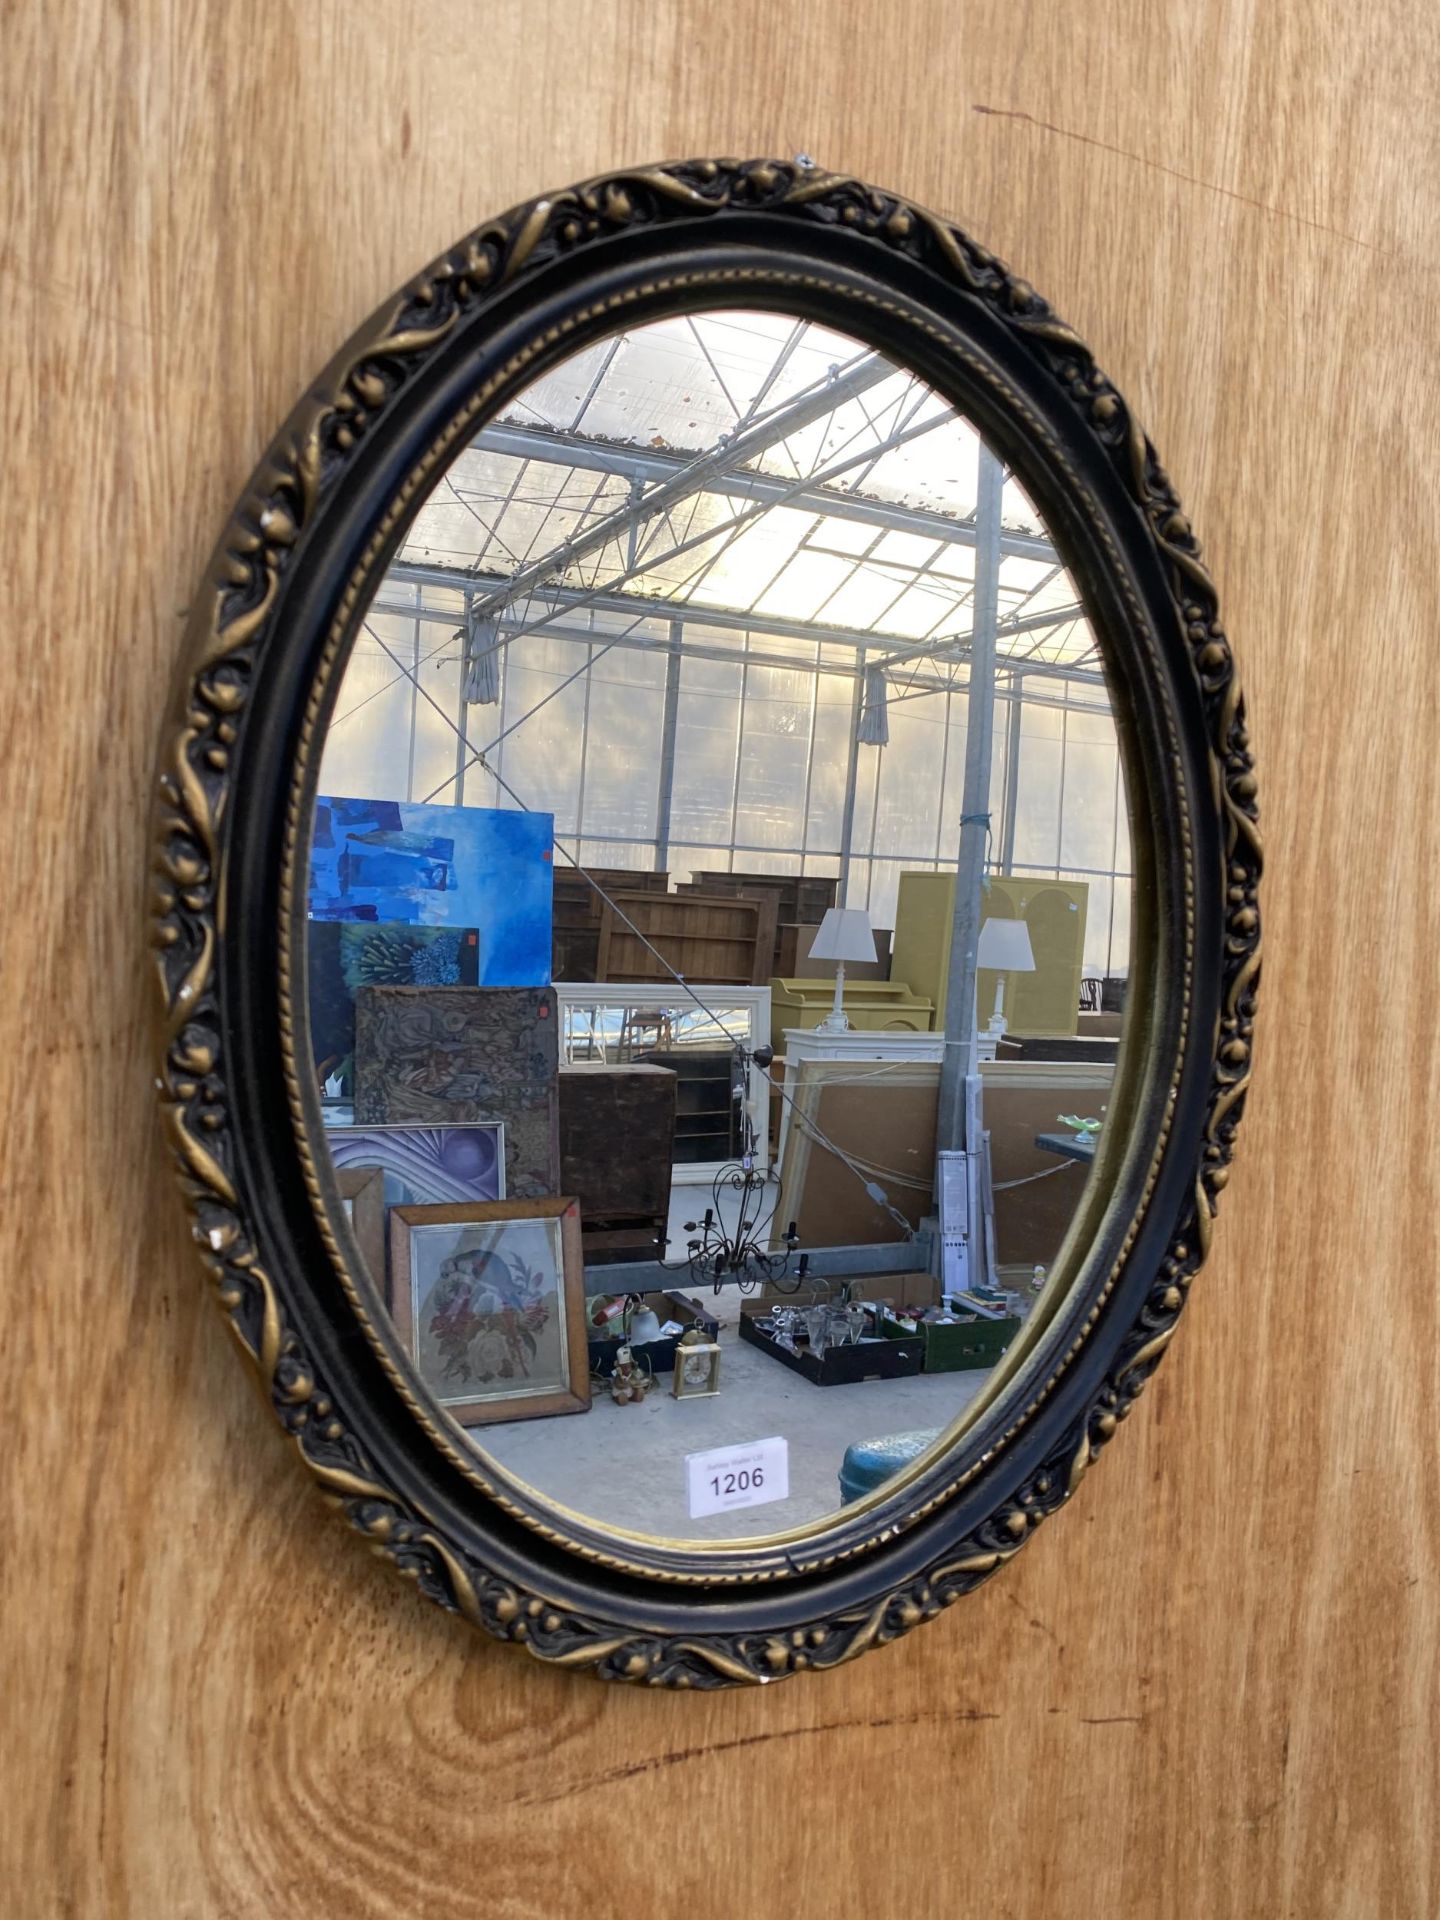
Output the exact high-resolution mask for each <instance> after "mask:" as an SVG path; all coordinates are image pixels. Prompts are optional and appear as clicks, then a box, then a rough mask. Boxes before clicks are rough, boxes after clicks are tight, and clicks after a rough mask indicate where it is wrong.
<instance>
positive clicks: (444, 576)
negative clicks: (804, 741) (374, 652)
mask: <svg viewBox="0 0 1440 1920" xmlns="http://www.w3.org/2000/svg"><path fill="white" fill-rule="evenodd" d="M385 578H386V580H387V581H390V580H393V581H396V582H398V583H402V584H410V585H417V586H422V587H445V588H448V589H449V590H450V591H451V592H454V593H463V592H465V591H466V590H467V589H473V588H475V587H476V586H484V585H486V584H487V583H490V582H494V583H496V584H498V583H499V582H500V580H501V579H502V578H503V576H502V575H499V574H476V573H467V572H466V571H465V569H464V568H463V567H441V566H435V565H433V564H432V563H430V562H427V561H411V560H397V561H395V562H393V563H392V564H391V566H390V567H389V569H388V570H387V572H386V575H385ZM528 597H529V598H530V599H531V600H535V601H539V602H542V603H544V604H546V605H549V606H552V607H576V606H579V607H586V608H590V607H593V608H594V610H595V611H596V612H597V613H606V614H611V615H615V616H618V617H619V618H621V619H624V620H632V621H639V620H660V621H669V620H675V619H681V620H684V621H686V622H687V623H691V624H693V625H695V626H702V627H715V628H717V629H719V630H721V631H722V632H730V633H763V634H768V635H770V636H771V637H772V638H774V639H777V640H822V641H824V642H825V643H826V644H827V645H829V646H842V647H846V646H848V647H853V648H856V649H859V648H861V647H866V648H871V649H873V648H875V647H877V646H883V647H890V646H894V645H899V646H901V647H903V649H904V651H903V652H901V653H898V654H887V655H886V656H885V660H886V663H887V664H888V662H889V661H891V660H895V661H900V660H908V659H914V658H916V657H917V656H920V655H924V654H928V653H931V652H933V653H934V654H935V655H936V657H937V658H938V657H940V656H941V655H942V654H949V653H951V652H953V651H954V649H955V648H957V647H959V648H961V649H963V647H964V643H965V636H964V635H963V634H960V635H954V634H947V635H946V636H945V637H944V638H942V639H937V640H935V641H914V642H910V641H907V640H906V639H905V636H904V635H902V634H898V633H897V634H887V633H876V632H865V631H862V630H861V629H859V628H856V627H836V626H831V625H829V624H828V623H825V624H816V623H814V622H811V621H808V620H783V619H780V618H778V617H777V616H775V615H773V614H765V613H745V612H742V611H740V610H738V609H736V608H733V607H708V606H705V605H704V604H703V603H697V602H695V601H690V600H659V599H654V598H652V597H651V596H649V595H646V594H638V593H597V592H595V591H594V590H593V589H590V588H586V587H563V586H559V585H557V584H556V583H555V582H553V581H552V582H549V583H547V584H546V585H545V586H543V587H538V588H536V589H535V590H534V591H533V592H532V593H531V594H530V595H529V596H528ZM381 611H383V612H385V613H403V614H404V615H405V616H406V617H407V618H412V619H413V618H415V617H417V613H418V617H419V618H420V619H422V620H429V621H435V622H437V623H440V624H449V625H450V626H457V627H458V626H459V625H460V623H461V620H462V619H463V615H462V614H461V613H460V611H459V609H458V608H457V609H455V610H453V611H449V612H447V611H446V610H444V609H443V608H433V609H432V608H426V607H421V608H419V609H418V610H417V609H416V608H413V607H406V606H398V605H396V604H395V603H393V602H391V603H387V604H386V605H384V606H383V608H382V609H381ZM1083 614H1084V608H1083V607H1061V608H1059V609H1057V610H1056V611H1055V612H1053V613H1029V614H1025V615H1023V616H1022V617H1021V618H1020V619H1018V620H1014V621H1008V620H1002V621H1001V622H1000V625H999V628H998V632H999V635H1000V638H1001V639H1002V640H1003V639H1006V638H1007V637H1009V636H1010V635H1012V634H1021V633H1043V632H1044V631H1045V629H1046V628H1047V627H1063V626H1065V625H1067V624H1068V623H1069V622H1070V621H1071V620H1075V619H1078V618H1080V617H1081V616H1082V615H1083ZM525 624H526V623H525V622H524V621H523V620H521V619H520V618H519V617H518V616H516V615H514V614H508V615H505V616H503V617H502V620H501V625H502V626H506V627H508V626H515V627H518V628H521V629H523V628H524V626H525ZM596 638H597V639H600V640H605V639H610V638H613V635H609V634H606V633H604V632H601V633H597V635H596ZM1008 664H1009V663H1008V662H1006V661H1004V660H1003V659H1002V661H1001V665H1002V666H1008Z"/></svg>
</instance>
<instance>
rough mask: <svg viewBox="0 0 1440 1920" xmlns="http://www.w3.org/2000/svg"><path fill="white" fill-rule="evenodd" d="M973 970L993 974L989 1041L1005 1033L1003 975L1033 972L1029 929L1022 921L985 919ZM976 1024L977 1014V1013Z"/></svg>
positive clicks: (1033, 963) (993, 1040)
mask: <svg viewBox="0 0 1440 1920" xmlns="http://www.w3.org/2000/svg"><path fill="white" fill-rule="evenodd" d="M975 966H976V968H977V970H978V969H979V968H981V967H988V968H989V969H990V970H991V971H992V972H993V973H994V974H995V975H996V980H995V1010H994V1012H993V1013H992V1014H991V1015H990V1025H989V1027H988V1029H987V1033H988V1036H989V1038H990V1040H991V1041H992V1042H995V1041H998V1040H999V1039H1000V1037H1001V1035H1002V1034H1003V1033H1004V1031H1005V976H1006V974H1007V973H1034V971H1035V953H1034V950H1033V948H1032V947H1031V945H1030V929H1029V928H1028V927H1027V926H1026V924H1025V922H1024V921H1023V920H987V921H986V922H985V924H984V926H983V927H981V929H980V944H979V946H978V947H977V948H976V951H975ZM976 1023H977V1025H978V1023H979V1022H978V1013H977V1022H976Z"/></svg>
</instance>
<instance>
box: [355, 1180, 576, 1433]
mask: <svg viewBox="0 0 1440 1920" xmlns="http://www.w3.org/2000/svg"><path fill="white" fill-rule="evenodd" d="M390 1277H391V1287H392V1298H393V1313H394V1320H395V1327H396V1331H397V1333H398V1334H399V1336H400V1340H401V1343H402V1345H403V1346H404V1349H405V1351H406V1353H407V1354H408V1356H409V1358H410V1360H411V1362H412V1364H413V1365H414V1367H415V1369H416V1371H417V1373H418V1374H419V1376H420V1378H421V1380H422V1381H423V1383H424V1385H425V1387H426V1389H427V1391H428V1392H429V1393H430V1395H431V1396H432V1398H433V1399H434V1400H435V1402H436V1403H437V1404H438V1405H439V1406H440V1407H441V1408H442V1409H443V1410H444V1412H446V1413H447V1414H449V1416H450V1418H451V1419H452V1420H455V1421H458V1422H459V1424H460V1425H461V1426H481V1425H488V1424H490V1423H492V1422H494V1421H497V1420H526V1419H533V1418H536V1417H538V1416H540V1415H543V1414H555V1413H584V1412H586V1411H587V1410H588V1408H589V1405H590V1367H589V1360H588V1355H587V1348H586V1341H585V1276H584V1265H583V1261H582V1256H581V1250H580V1208H579V1206H578V1205H577V1203H576V1202H575V1201H574V1200H573V1199H567V1198H555V1199H537V1200H498V1201H469V1202H465V1203H462V1204H459V1205H451V1206H398V1207H392V1208H391V1209H390Z"/></svg>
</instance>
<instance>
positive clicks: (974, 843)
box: [935, 441, 1004, 1218]
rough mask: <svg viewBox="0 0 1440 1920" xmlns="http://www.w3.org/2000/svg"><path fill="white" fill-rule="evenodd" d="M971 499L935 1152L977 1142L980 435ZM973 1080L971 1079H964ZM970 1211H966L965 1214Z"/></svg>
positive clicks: (982, 626)
mask: <svg viewBox="0 0 1440 1920" xmlns="http://www.w3.org/2000/svg"><path fill="white" fill-rule="evenodd" d="M977 480H978V488H977V498H976V502H975V530H976V533H975V599H974V606H975V631H974V637H973V639H972V641H971V652H970V686H969V709H968V713H967V716H966V728H965V788H964V794H965V797H964V802H963V808H962V819H961V825H960V854H959V859H958V861H957V863H956V870H955V912H954V917H953V919H952V920H951V925H950V971H949V977H948V979H947V981H946V987H945V1058H944V1063H943V1064H942V1066H941V1068H940V1107H939V1113H938V1116H937V1125H936V1132H935V1145H936V1148H937V1149H938V1151H940V1152H942V1153H943V1152H947V1151H949V1152H954V1151H958V1150H960V1149H962V1148H968V1149H969V1150H970V1151H971V1152H972V1153H974V1152H977V1151H978V1150H979V1146H980V1142H979V1140H978V1139H972V1138H971V1137H970V1136H971V1133H972V1131H973V1130H974V1125H975V1121H976V1118H977V1109H978V1100H977V1098H976V1095H977V1091H978V1086H979V1062H978V1060H977V1059H976V1052H975V954H976V949H977V948H978V946H979V943H980V906H981V901H980V896H981V890H982V888H983V886H984V881H985V854H986V845H987V841H988V838H989V814H990V761H991V746H992V740H993V734H994V724H995V627H996V605H997V589H998V586H999V578H1000V496H1001V488H1002V485H1003V482H1004V470H1003V469H1002V467H1001V465H1000V462H999V461H998V460H997V459H996V458H995V456H994V454H993V453H991V451H990V450H989V448H988V447H987V446H986V445H985V444H984V442H983V441H982V442H981V445H980V450H979V471H978V474H977ZM971 1082H973V1083H974V1084H973V1085H972V1084H970V1083H971ZM973 1217H974V1215H973V1213H972V1218H973Z"/></svg>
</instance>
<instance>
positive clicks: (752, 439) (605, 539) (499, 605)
mask: <svg viewBox="0 0 1440 1920" xmlns="http://www.w3.org/2000/svg"><path fill="white" fill-rule="evenodd" d="M894 371H895V368H894V367H893V366H892V364H891V363H890V361H888V360H887V359H886V358H885V356H884V355H883V354H879V353H871V354H867V355H866V356H865V358H864V359H863V360H861V361H859V362H858V363H857V364H856V365H854V366H852V367H851V368H850V369H849V370H848V371H847V372H845V373H838V372H837V373H836V374H835V375H834V376H833V377H832V378H830V379H828V380H826V381H825V383H824V385H823V386H821V387H820V388H819V389H818V390H817V389H811V390H809V391H807V392H805V393H802V394H800V395H798V396H797V397H796V398H795V399H794V400H791V401H788V402H787V403H786V404H785V405H784V406H780V407H776V408H775V410H774V411H773V412H772V413H770V414H768V415H766V416H765V417H764V418H763V419H760V420H757V421H756V422H755V424H754V425H753V426H748V427H742V428H738V429H737V430H736V431H735V432H734V433H733V434H731V435H729V436H728V437H727V438H726V439H724V440H722V441H721V442H720V444H719V445H718V446H716V447H712V448H711V449H710V450H709V451H708V452H705V453H699V454H694V455H692V456H691V457H690V458H688V459H682V460H678V461H676V462H675V464H674V466H673V467H672V468H671V470H670V472H669V473H668V474H667V475H666V476H665V478H664V479H662V480H660V481H658V482H657V483H656V484H655V486H654V488H653V490H652V491H651V492H650V493H645V494H641V495H640V496H639V498H638V499H632V500H629V501H627V502H626V503H625V505H624V506H623V507H617V508H616V509H615V510H614V512H613V513H607V514H605V515H604V516H603V518H601V519H599V520H597V521H596V522H595V524H594V525H593V526H590V527H586V528H585V529H584V530H583V532H580V533H577V534H576V535H575V536H574V538H573V539H571V540H562V541H561V542H560V544H559V545H558V546H556V547H552V548H551V549H550V550H549V552H548V553H542V554H541V556H540V558H539V559H538V560H533V561H531V562H530V564H529V565H528V566H525V567H522V568H521V569H520V570H519V572H518V573H515V574H512V576H511V577H510V579H509V580H508V581H507V582H506V584H505V586H504V587H503V588H498V589H496V591H495V592H493V593H491V594H490V595H489V596H488V597H487V598H486V599H485V600H483V601H477V602H476V606H475V614H476V617H477V618H486V617H493V616H494V615H496V614H498V613H500V612H502V611H503V610H504V608H505V607H507V606H509V605H510V604H511V603H512V602H513V601H515V600H519V599H523V598H524V596H525V595H526V594H527V593H528V592H529V591H530V589H531V588H532V587H535V586H538V585H539V584H540V582H541V581H542V580H547V579H549V577H550V576H551V574H554V573H560V572H563V571H564V570H565V568H567V567H570V566H573V565H574V564H575V562H576V561H577V560H581V559H583V558H584V557H585V555H586V554H589V553H598V552H599V551H600V550H601V549H602V548H603V547H608V546H609V545H610V543H611V542H612V541H613V540H619V539H623V538H624V536H625V534H626V533H627V532H629V531H630V530H631V529H632V528H636V527H639V526H641V525H643V523H644V522H645V521H646V520H651V519H653V518H654V517H655V515H656V514H659V513H668V512H669V511H670V509H671V508H672V507H675V506H678V505H679V503H680V502H681V501H682V500H687V499H689V497H690V495H691V494H694V493H701V492H704V491H706V490H707V489H709V488H710V487H711V483H712V482H713V481H714V480H715V478H716V477H717V476H718V475H720V474H722V473H724V472H725V471H726V470H727V469H728V468H729V467H731V466H739V465H743V463H744V462H745V461H746V460H751V459H754V457H755V456H756V455H757V454H760V453H764V452H765V451H766V450H767V449H768V448H769V447H772V446H774V445H775V444H776V443H777V442H778V441H781V440H785V439H788V438H789V436H790V435H791V434H792V433H799V432H800V431H801V430H802V428H804V427H808V426H811V425H813V423H814V422H815V421H817V420H823V419H824V418H825V416H826V414H830V413H834V412H835V410H836V409H837V408H838V407H841V406H844V405H845V403H846V402H847V401H850V400H854V399H857V398H858V397H859V396H860V395H861V394H862V393H866V392H868V391H869V389H870V388H871V387H877V386H879V384H880V382H881V381H882V380H888V379H889V378H890V376H891V374H892V373H894ZM519 431H522V432H523V431H525V429H523V428H522V429H519ZM564 437H565V438H566V439H570V438H574V437H575V436H572V435H566V436H564ZM478 442H479V444H481V445H485V444H487V443H488V430H482V432H481V433H480V434H479V435H478ZM572 464H573V463H572ZM601 471H602V472H603V471H610V472H618V473H620V474H622V475H624V476H625V477H626V478H628V479H630V480H631V482H632V483H633V482H637V481H638V482H641V483H643V481H644V479H645V476H644V475H642V474H639V473H636V472H635V471H634V470H633V469H630V468H626V467H611V468H609V469H604V468H602V469H601Z"/></svg>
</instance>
